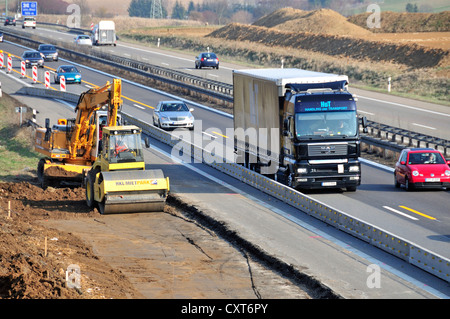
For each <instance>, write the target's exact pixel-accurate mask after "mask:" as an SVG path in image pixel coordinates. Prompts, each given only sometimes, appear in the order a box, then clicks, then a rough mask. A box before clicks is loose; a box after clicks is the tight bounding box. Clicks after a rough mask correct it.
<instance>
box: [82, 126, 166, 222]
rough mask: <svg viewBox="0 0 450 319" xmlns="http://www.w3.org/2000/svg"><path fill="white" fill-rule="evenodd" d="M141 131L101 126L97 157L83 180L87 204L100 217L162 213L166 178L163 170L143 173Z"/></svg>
mask: <svg viewBox="0 0 450 319" xmlns="http://www.w3.org/2000/svg"><path fill="white" fill-rule="evenodd" d="M142 151H143V150H142V140H141V129H140V128H139V127H137V126H133V125H125V126H111V127H104V128H103V133H102V146H101V152H100V156H99V157H98V158H97V160H96V161H95V162H94V164H93V166H92V168H91V169H90V170H89V171H88V172H87V174H86V178H85V187H86V202H87V205H88V206H89V207H91V208H92V207H94V206H95V205H97V206H98V209H99V211H100V213H101V214H114V213H130V212H152V211H162V210H163V209H164V205H165V202H166V198H167V196H168V193H169V178H168V177H166V178H165V177H164V174H163V172H162V170H160V169H152V170H145V162H144V156H143V152H142Z"/></svg>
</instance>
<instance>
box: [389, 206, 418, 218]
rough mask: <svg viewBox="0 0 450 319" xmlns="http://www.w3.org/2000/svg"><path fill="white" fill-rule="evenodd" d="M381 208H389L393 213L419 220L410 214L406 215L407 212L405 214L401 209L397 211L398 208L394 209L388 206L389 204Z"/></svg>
mask: <svg viewBox="0 0 450 319" xmlns="http://www.w3.org/2000/svg"><path fill="white" fill-rule="evenodd" d="M383 208H384V209H387V210H390V211H391V212H394V213H396V214H399V215H402V216H404V217H407V218H410V219H412V220H419V218H416V217H413V216H410V215H408V214H405V213H403V212H401V211H399V210H396V209H394V208H392V207H389V206H383Z"/></svg>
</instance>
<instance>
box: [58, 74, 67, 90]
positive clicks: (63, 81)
mask: <svg viewBox="0 0 450 319" xmlns="http://www.w3.org/2000/svg"><path fill="white" fill-rule="evenodd" d="M59 89H60V91H63V92H66V78H65V77H64V75H62V76H61V77H60V78H59Z"/></svg>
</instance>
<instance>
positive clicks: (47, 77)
mask: <svg viewBox="0 0 450 319" xmlns="http://www.w3.org/2000/svg"><path fill="white" fill-rule="evenodd" d="M45 88H46V89H48V88H50V72H49V71H45Z"/></svg>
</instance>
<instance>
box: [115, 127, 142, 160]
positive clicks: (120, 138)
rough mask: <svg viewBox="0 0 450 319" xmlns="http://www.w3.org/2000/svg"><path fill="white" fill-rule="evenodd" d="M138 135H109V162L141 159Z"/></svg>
mask: <svg viewBox="0 0 450 319" xmlns="http://www.w3.org/2000/svg"><path fill="white" fill-rule="evenodd" d="M139 137H140V135H138V134H124V135H111V136H110V141H109V150H110V154H109V156H110V158H111V159H110V162H111V163H119V162H136V161H143V160H144V158H143V155H142V148H141V141H140V139H139Z"/></svg>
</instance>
